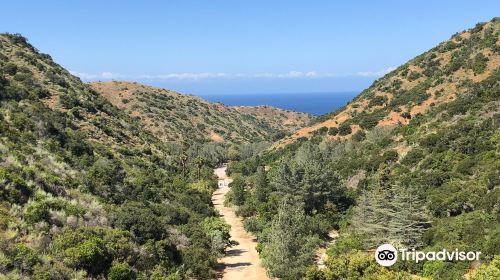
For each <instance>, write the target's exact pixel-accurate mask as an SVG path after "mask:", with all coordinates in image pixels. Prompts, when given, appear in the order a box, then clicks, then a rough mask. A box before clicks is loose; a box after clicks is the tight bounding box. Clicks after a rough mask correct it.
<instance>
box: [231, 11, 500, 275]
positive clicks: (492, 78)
mask: <svg viewBox="0 0 500 280" xmlns="http://www.w3.org/2000/svg"><path fill="white" fill-rule="evenodd" d="M499 29H500V21H499V20H498V19H493V20H492V21H491V22H489V23H487V24H479V25H478V26H477V27H475V28H473V29H471V30H468V31H466V32H464V33H461V34H457V35H454V36H453V37H452V39H451V40H450V41H448V42H445V43H442V44H440V45H439V46H438V47H437V48H434V49H432V50H430V51H429V52H426V53H425V54H423V55H421V56H419V57H417V58H415V59H414V60H412V61H410V62H409V63H408V64H405V65H404V66H402V67H400V68H398V69H396V70H395V71H394V72H392V73H389V74H388V75H387V76H385V77H383V78H381V79H380V80H378V81H376V82H375V83H374V84H373V85H372V87H370V89H368V90H366V91H365V92H364V93H363V94H362V95H361V96H359V97H358V98H356V99H355V100H354V101H353V103H358V104H366V106H368V107H365V108H363V110H361V111H360V112H359V113H358V114H353V115H351V117H350V118H347V119H345V121H344V122H343V123H341V124H340V125H339V123H338V122H337V123H336V122H335V121H332V120H337V121H338V120H339V118H338V116H339V115H343V116H346V115H349V114H347V113H346V110H347V111H348V112H352V111H349V110H352V104H353V103H351V104H350V105H348V106H347V107H346V108H344V109H343V110H339V111H338V112H336V113H333V114H331V115H327V116H324V117H323V120H322V121H323V122H322V123H321V120H320V123H319V125H315V126H313V128H314V129H312V131H314V133H313V134H311V135H309V136H308V137H307V138H306V137H302V138H297V139H296V140H295V141H293V142H290V144H288V145H282V148H277V149H274V150H267V151H266V152H263V153H261V154H259V155H258V156H255V157H251V158H248V159H246V160H243V161H236V162H232V163H231V165H230V167H229V171H230V172H231V174H232V176H233V177H234V178H235V180H234V182H233V183H232V190H231V193H230V195H229V196H228V203H232V204H233V205H236V206H238V213H239V215H241V216H242V217H244V218H245V227H246V228H247V229H248V230H249V231H251V232H253V233H255V234H256V236H257V238H258V240H259V251H260V254H261V257H262V258H263V263H264V265H265V266H266V268H267V269H268V272H269V273H270V274H271V275H272V276H275V277H279V278H282V279H299V278H301V277H305V278H306V279H409V278H410V277H411V275H418V276H420V277H427V278H431V279H462V277H463V276H464V275H465V274H466V273H469V272H470V271H469V269H470V268H471V265H472V264H471V263H468V262H440V261H427V262H421V263H419V264H418V265H417V264H414V263H411V262H398V263H396V265H395V266H392V267H391V268H390V269H388V268H383V267H381V266H379V265H378V264H377V263H376V262H375V260H374V258H373V256H372V253H370V250H372V249H374V248H376V247H377V246H378V245H380V244H383V243H392V244H394V245H395V246H404V247H407V248H417V249H419V250H423V251H429V250H436V251H437V250H442V249H447V250H450V251H451V250H455V248H458V249H459V250H464V251H481V252H482V258H481V262H482V263H483V264H482V265H481V266H480V267H479V268H477V269H476V270H474V271H472V272H470V275H469V276H471V277H472V278H471V279H498V277H499V276H500V274H499V273H500V268H499V266H498V258H499V255H500V248H499V244H500V239H499V237H500V220H499V219H498V218H499V202H500V189H499V186H500V179H499V178H500V171H499V170H500V168H499V167H500V160H499V158H498V148H499V146H500V142H499V140H500V134H499V133H500V129H499V126H500V114H499V112H498V108H500V68H499V66H500V65H499V63H498V62H499V51H500V49H499V47H498V46H499V42H498V38H499V36H498V35H499ZM445 53H446V54H447V55H444V56H443V54H445ZM439 55H441V56H443V57H446V56H449V57H450V59H449V62H448V63H447V64H445V63H438V62H437V61H436V58H437V57H438V56H439ZM442 60H444V58H443V59H442ZM486 61H488V62H486ZM416 64H418V65H419V66H418V71H416V69H417V67H416V66H415V65H416ZM412 71H416V72H412ZM401 75H404V76H405V77H406V78H405V81H404V82H402V81H401V79H400V78H397V77H401ZM395 77H396V78H397V79H398V80H399V81H400V82H394V79H395ZM410 80H411V83H410ZM444 81H446V87H447V88H446V89H445V88H444V87H443V86H442V85H441V83H443V82H444ZM388 84H390V85H392V88H384V89H383V91H385V92H392V94H390V95H389V94H387V95H383V96H386V97H385V98H384V97H381V96H382V95H381V94H375V92H377V91H379V90H380V88H381V87H382V88H383V87H386V86H387V85H388ZM403 85H404V88H403ZM448 87H452V91H453V93H451V91H450V89H449V88H448ZM431 88H432V91H431V93H432V96H433V99H432V102H429V101H427V100H428V98H430V96H431V95H430V93H429V92H430V90H429V89H431ZM441 89H443V90H441ZM446 92H447V93H446ZM445 94H449V97H450V98H446V99H440V98H439V96H441V95H445ZM425 102H427V103H425ZM423 103H425V104H427V105H428V107H425V110H421V109H423V107H415V106H418V105H419V104H423ZM431 103H432V104H431ZM384 104H385V105H384ZM403 109H404V110H403ZM393 110H396V111H397V110H400V112H399V113H397V115H398V116H401V119H400V120H402V121H396V122H387V123H385V124H384V125H378V123H379V121H380V120H382V119H384V118H386V116H388V115H389V114H390V113H391V112H396V111H393ZM417 112H418V113H417ZM360 128H361V129H360ZM354 129H356V131H354ZM306 130H307V129H306ZM338 135H341V136H346V135H350V137H338ZM266 170H267V171H266ZM332 228H333V229H337V230H339V232H340V237H339V238H338V239H337V240H336V242H335V243H334V245H333V246H331V247H330V248H329V249H328V255H329V257H328V259H327V261H326V267H325V268H323V269H319V268H317V267H316V265H313V261H314V253H315V252H314V251H315V248H317V246H318V244H320V243H321V242H322V241H321V240H326V237H327V233H328V231H329V230H331V229H332ZM323 242H324V241H323ZM308 267H309V268H308Z"/></svg>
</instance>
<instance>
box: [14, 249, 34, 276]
mask: <svg viewBox="0 0 500 280" xmlns="http://www.w3.org/2000/svg"><path fill="white" fill-rule="evenodd" d="M12 255H13V256H12V263H13V265H14V267H16V268H17V269H19V270H21V271H22V272H31V270H32V269H33V267H34V266H35V264H37V263H38V256H37V254H36V252H35V251H34V250H33V249H31V248H29V247H27V246H26V245H24V244H17V245H16V247H15V248H14V251H13V252H12Z"/></svg>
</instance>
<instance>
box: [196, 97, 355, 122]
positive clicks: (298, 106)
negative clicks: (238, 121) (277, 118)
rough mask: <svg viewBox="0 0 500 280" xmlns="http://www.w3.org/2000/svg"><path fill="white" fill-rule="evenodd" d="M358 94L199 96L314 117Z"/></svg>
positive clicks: (335, 107)
mask: <svg viewBox="0 0 500 280" xmlns="http://www.w3.org/2000/svg"><path fill="white" fill-rule="evenodd" d="M357 94H358V92H311V93H268V94H265V93H258V94H206V95H204V94H199V95H198V96H200V97H201V98H203V99H206V100H208V101H210V102H221V103H223V104H225V105H229V106H260V105H268V106H273V107H277V108H281V109H287V110H292V111H296V112H305V113H309V114H311V115H314V116H319V115H322V114H326V113H328V112H332V111H335V110H336V109H338V108H340V107H342V106H344V105H345V104H347V102H349V101H350V100H352V99H353V98H354V97H355V96H356V95H357Z"/></svg>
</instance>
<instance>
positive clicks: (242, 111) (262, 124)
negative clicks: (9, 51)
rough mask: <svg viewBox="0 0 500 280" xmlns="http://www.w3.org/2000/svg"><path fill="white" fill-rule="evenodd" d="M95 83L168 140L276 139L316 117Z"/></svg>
mask: <svg viewBox="0 0 500 280" xmlns="http://www.w3.org/2000/svg"><path fill="white" fill-rule="evenodd" d="M91 87H92V88H93V89H94V90H95V91H97V92H99V93H100V94H102V95H103V96H104V97H105V98H106V99H108V100H109V101H110V102H111V103H112V104H114V105H115V106H117V107H118V108H120V109H122V110H124V111H125V112H126V113H128V114H130V115H131V116H133V117H134V118H136V119H137V120H139V121H140V122H141V123H142V124H143V125H144V127H145V128H146V129H147V130H149V131H151V133H153V134H154V135H155V136H157V137H158V138H160V139H162V140H164V141H179V140H181V141H182V140H184V141H188V142H203V141H213V142H226V143H227V142H229V143H245V142H246V143H248V142H256V141H264V140H267V141H271V140H277V139H279V138H280V137H283V136H284V135H285V134H290V133H291V132H293V131H295V130H297V129H299V128H302V127H304V126H305V125H307V124H308V123H309V121H310V119H311V117H310V116H309V115H307V114H305V113H295V112H291V111H286V110H281V109H275V108H271V107H227V106H224V105H222V104H220V103H217V104H214V103H209V102H207V101H205V100H203V99H201V98H198V97H195V96H191V95H183V94H179V93H177V92H174V91H169V90H164V89H159V88H154V87H150V86H146V85H141V84H137V83H130V82H117V81H113V82H99V83H92V84H91Z"/></svg>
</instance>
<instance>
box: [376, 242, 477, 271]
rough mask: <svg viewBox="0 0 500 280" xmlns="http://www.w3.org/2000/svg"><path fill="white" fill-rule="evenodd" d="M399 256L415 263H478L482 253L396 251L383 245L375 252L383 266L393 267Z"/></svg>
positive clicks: (377, 259)
mask: <svg viewBox="0 0 500 280" xmlns="http://www.w3.org/2000/svg"><path fill="white" fill-rule="evenodd" d="M398 255H400V259H401V260H402V261H414V262H415V263H419V262H421V261H478V260H479V256H480V255H481V252H477V251H476V252H473V251H470V252H464V251H459V250H458V249H455V250H454V251H448V250H446V249H443V250H441V251H438V252H435V251H429V252H423V251H415V249H412V250H408V249H406V248H401V249H399V250H396V248H394V246H392V245H391V244H382V245H380V246H378V248H377V250H376V251H375V260H376V261H377V263H378V264H380V265H381V266H391V265H393V264H395V263H396V261H397V260H398Z"/></svg>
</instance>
